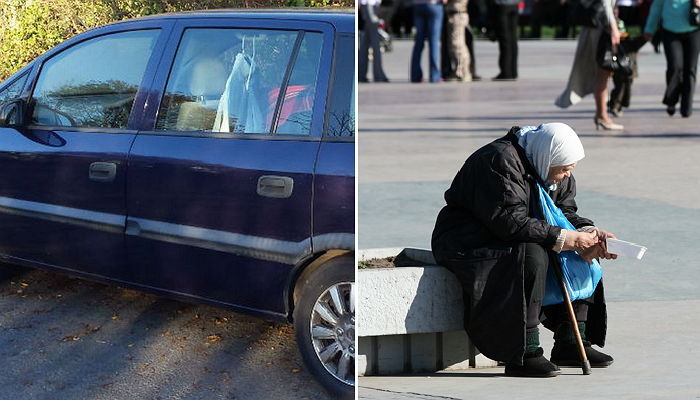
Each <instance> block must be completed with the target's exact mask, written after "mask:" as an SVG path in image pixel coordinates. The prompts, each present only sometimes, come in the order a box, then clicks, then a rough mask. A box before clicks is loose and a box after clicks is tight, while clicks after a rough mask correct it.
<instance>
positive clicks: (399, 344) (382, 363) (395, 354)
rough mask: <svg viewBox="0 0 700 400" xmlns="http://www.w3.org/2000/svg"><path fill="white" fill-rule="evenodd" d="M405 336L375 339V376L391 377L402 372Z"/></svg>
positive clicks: (404, 364) (404, 360)
mask: <svg viewBox="0 0 700 400" xmlns="http://www.w3.org/2000/svg"><path fill="white" fill-rule="evenodd" d="M404 336H405V335H388V336H378V337H377V368H376V371H377V374H379V375H392V374H401V373H403V372H404V369H405V366H406V362H407V360H406V359H405V357H404V355H405V352H406V351H405V350H406V344H405V343H406V340H405V339H406V338H405V337H404Z"/></svg>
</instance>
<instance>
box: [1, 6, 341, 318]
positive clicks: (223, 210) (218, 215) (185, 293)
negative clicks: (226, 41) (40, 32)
mask: <svg viewBox="0 0 700 400" xmlns="http://www.w3.org/2000/svg"><path fill="white" fill-rule="evenodd" d="M195 27H202V28H204V27H207V28H210V27H221V28H223V27H236V28H239V27H240V28H246V27H249V28H256V29H260V28H262V27H264V28H265V29H285V30H287V29H289V30H308V31H313V32H321V33H322V34H323V35H324V40H323V46H322V50H321V59H322V62H321V64H320V69H319V73H318V78H317V82H316V88H317V92H316V97H315V101H314V103H313V117H312V118H313V119H312V124H311V133H310V135H309V136H290V135H237V134H227V135H220V134H203V133H201V132H198V133H192V134H186V133H184V134H183V133H182V132H169V131H155V130H154V129H155V122H156V119H157V115H158V109H159V106H160V102H161V98H162V97H163V93H164V90H165V86H166V83H167V79H168V75H169V73H170V66H171V65H172V63H173V60H174V58H175V54H176V51H177V48H178V44H179V41H180V38H181V36H182V34H183V32H184V30H185V29H187V28H195ZM156 28H157V29H160V30H161V34H160V36H159V39H158V41H157V43H156V45H155V47H154V50H153V54H154V56H153V57H152V58H151V60H150V61H149V63H148V65H147V67H146V72H145V74H144V77H143V81H142V84H141V87H140V88H139V91H138V93H137V95H136V98H135V100H134V104H133V107H132V111H131V114H130V117H129V122H128V127H127V129H115V130H110V129H102V130H100V129H94V128H75V129H66V127H60V128H59V127H45V126H44V127H37V126H30V127H28V128H26V129H24V128H21V129H15V128H6V127H0V179H2V180H3V182H4V185H3V186H2V187H1V188H0V224H2V226H3V230H2V231H0V258H4V259H7V260H10V261H14V262H17V263H21V264H24V265H33V266H38V267H43V268H49V269H61V270H64V271H67V272H70V273H75V274H77V275H80V276H85V277H88V278H91V279H96V280H102V281H111V282H116V283H119V284H122V285H126V286H132V287H137V288H140V289H144V290H149V291H153V292H158V293H164V294H169V295H173V296H176V297H179V298H188V299H194V300H196V301H199V302H208V303H212V304H217V305H224V306H228V307H232V308H235V309H238V310H241V311H245V312H249V313H253V314H260V315H267V316H268V317H271V318H275V319H279V318H285V317H286V318H289V310H290V306H289V296H288V293H289V291H290V285H291V287H293V285H294V277H295V276H297V275H298V271H299V270H300V269H301V268H302V267H303V266H304V265H305V264H306V263H307V262H308V261H309V260H312V259H314V258H315V257H317V256H318V254H319V252H323V251H326V250H332V249H348V250H352V249H354V158H353V157H354V140H353V139H348V140H344V141H343V140H340V141H339V142H337V143H335V142H332V141H328V142H326V141H325V140H326V139H325V138H324V137H323V132H324V126H325V121H324V118H325V116H326V108H327V94H328V92H329V90H330V89H329V85H330V79H331V76H332V73H331V68H332V60H333V54H334V51H335V48H334V43H335V40H334V38H335V35H336V33H337V32H349V33H352V32H353V30H354V18H352V14H350V13H347V14H346V15H338V14H328V13H324V12H319V13H308V14H303V15H300V14H296V15H287V14H281V13H276V12H262V13H245V14H238V13H230V12H226V11H221V12H219V11H215V12H197V13H179V14H169V15H165V16H159V17H146V18H142V19H138V20H133V21H127V22H121V23H116V24H113V25H109V26H105V27H101V28H97V29H94V30H91V31H89V32H86V33H84V34H82V35H79V36H76V37H75V38H73V39H70V40H68V41H66V42H64V43H62V44H60V45H58V46H56V47H55V48H54V49H52V50H50V51H49V52H47V53H46V54H44V55H42V56H40V57H38V58H37V59H35V60H34V61H33V62H32V63H31V64H29V65H28V66H27V67H25V68H23V69H22V70H20V71H19V72H18V73H16V74H15V75H13V77H11V78H10V79H9V80H8V81H6V82H5V83H0V90H2V87H4V86H6V85H7V84H9V83H11V81H12V80H14V79H16V78H17V77H20V76H23V74H28V75H27V76H28V80H27V83H26V84H25V85H24V86H25V87H24V89H23V93H22V97H24V98H25V99H26V98H27V97H28V96H29V95H30V94H31V90H32V87H33V85H34V84H35V83H36V80H37V76H38V74H39V73H40V69H41V66H42V63H43V62H45V61H46V60H47V59H49V58H50V57H52V56H53V55H54V54H57V53H59V52H61V51H63V50H64V49H67V48H69V47H71V46H73V45H75V44H78V43H81V42H82V41H84V40H89V39H91V38H94V37H97V36H100V35H105V34H109V33H114V32H121V31H130V30H137V29H156ZM94 162H108V163H114V164H115V165H116V168H117V169H116V176H115V179H114V181H113V182H109V183H104V182H94V181H90V180H89V179H88V169H89V167H90V165H91V164H92V163H94ZM270 175H271V176H283V177H287V178H291V179H292V180H293V182H294V186H293V191H292V192H291V196H290V197H288V198H271V197H264V196H260V195H259V194H258V192H257V189H258V180H259V179H260V177H261V176H270ZM325 197H328V198H327V199H326V198H325ZM335 197H338V198H339V199H341V200H334V198H335ZM326 219H328V220H326Z"/></svg>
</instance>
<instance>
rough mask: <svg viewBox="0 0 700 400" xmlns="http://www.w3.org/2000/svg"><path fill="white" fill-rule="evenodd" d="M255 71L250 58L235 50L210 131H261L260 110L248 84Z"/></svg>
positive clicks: (262, 128)
mask: <svg viewBox="0 0 700 400" xmlns="http://www.w3.org/2000/svg"><path fill="white" fill-rule="evenodd" d="M254 72H255V62H254V61H253V59H252V58H251V57H249V56H248V55H246V54H244V53H238V54H237V55H236V58H235V60H234V63H233V68H232V69H231V74H230V75H229V77H228V80H227V81H226V88H225V89H224V92H223V93H222V94H221V99H220V100H219V107H218V109H217V111H216V119H215V120H214V127H213V128H212V131H214V132H237V133H264V130H265V124H264V117H263V113H262V110H261V109H260V105H259V104H258V102H257V101H256V98H255V93H254V89H253V88H252V86H254V85H251V83H252V82H253V80H254V79H255V76H254ZM231 125H233V126H231Z"/></svg>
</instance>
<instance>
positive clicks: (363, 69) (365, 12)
mask: <svg viewBox="0 0 700 400" xmlns="http://www.w3.org/2000/svg"><path fill="white" fill-rule="evenodd" d="M380 2H381V0H360V19H361V20H362V28H363V29H362V30H361V32H360V56H359V60H358V71H357V74H358V80H359V81H360V82H368V80H367V70H368V68H369V49H370V47H371V48H372V77H373V78H374V82H389V78H387V77H386V75H385V74H384V69H383V68H382V51H381V49H380V47H379V17H378V16H377V12H376V11H377V8H378V7H379V3H380Z"/></svg>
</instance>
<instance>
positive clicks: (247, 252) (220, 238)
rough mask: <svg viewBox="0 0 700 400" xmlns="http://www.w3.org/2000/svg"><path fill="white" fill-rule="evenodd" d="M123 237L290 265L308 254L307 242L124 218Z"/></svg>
mask: <svg viewBox="0 0 700 400" xmlns="http://www.w3.org/2000/svg"><path fill="white" fill-rule="evenodd" d="M126 234H127V235H132V236H139V237H143V238H148V239H154V240H160V241H164V242H169V243H176V244H184V245H187V246H194V247H201V248H205V249H210V250H216V251H223V252H226V253H233V254H236V255H240V256H246V257H252V258H256V259H259V260H267V261H274V262H279V263H284V264H292V265H294V264H296V263H298V262H299V261H301V260H302V259H304V258H305V257H307V256H308V255H309V254H311V239H305V240H302V241H300V242H291V241H286V240H278V239H271V238H264V237H259V236H249V235H242V234H240V233H232V232H226V231H219V230H215V229H206V228H200V227H196V226H190V225H180V224H171V223H169V222H162V221H154V220H148V219H143V218H132V217H129V218H127V229H126Z"/></svg>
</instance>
